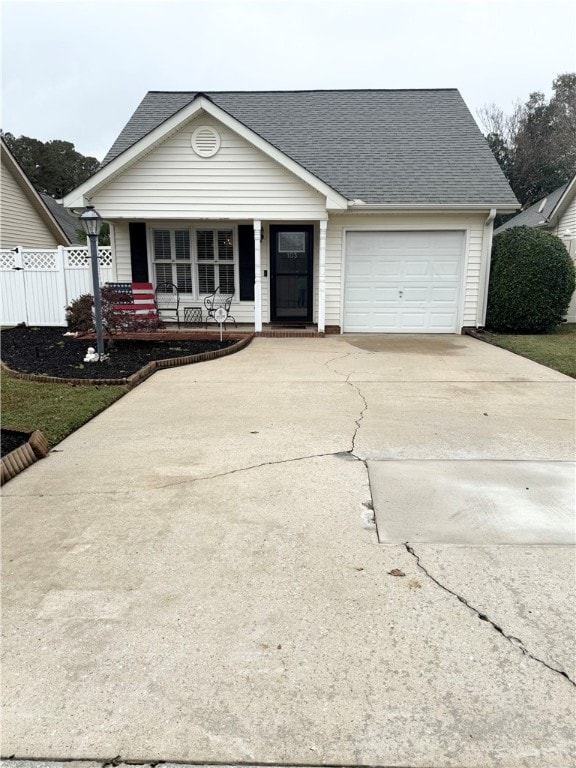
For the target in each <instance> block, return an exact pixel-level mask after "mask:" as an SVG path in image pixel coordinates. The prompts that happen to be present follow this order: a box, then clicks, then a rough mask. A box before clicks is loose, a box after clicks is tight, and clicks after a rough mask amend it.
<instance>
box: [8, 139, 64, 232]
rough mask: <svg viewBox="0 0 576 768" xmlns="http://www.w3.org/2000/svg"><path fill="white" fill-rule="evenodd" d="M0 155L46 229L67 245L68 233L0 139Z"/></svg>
mask: <svg viewBox="0 0 576 768" xmlns="http://www.w3.org/2000/svg"><path fill="white" fill-rule="evenodd" d="M2 155H3V157H4V162H5V163H6V165H7V167H8V169H9V170H10V172H11V173H12V175H13V176H14V177H15V179H16V181H17V183H18V184H19V186H20V189H21V190H22V191H23V192H24V194H25V195H26V197H27V198H28V200H29V201H30V203H31V204H32V205H33V206H34V208H35V210H36V211H37V213H38V215H39V216H40V218H41V219H42V220H43V222H44V223H45V224H46V226H47V227H48V229H49V230H50V231H51V232H52V234H53V235H54V237H55V238H56V239H57V240H61V241H62V245H69V244H70V239H69V238H68V235H67V234H66V232H64V230H63V229H62V227H61V226H60V224H59V223H58V222H57V221H56V219H55V218H54V216H52V212H51V211H50V209H49V208H48V206H47V205H46V203H45V202H44V200H42V198H41V197H40V195H39V194H38V192H36V190H35V189H34V186H33V184H32V182H31V181H30V179H29V178H28V176H26V174H25V173H24V171H23V170H22V168H20V166H19V164H18V162H17V160H16V158H15V157H14V155H13V154H12V152H10V150H9V149H8V145H7V144H6V142H5V141H4V140H2Z"/></svg>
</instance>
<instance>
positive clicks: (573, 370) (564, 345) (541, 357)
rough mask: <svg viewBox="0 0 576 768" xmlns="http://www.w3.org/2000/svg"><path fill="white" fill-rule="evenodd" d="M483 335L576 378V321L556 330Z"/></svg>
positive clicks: (490, 340) (492, 342) (496, 343)
mask: <svg viewBox="0 0 576 768" xmlns="http://www.w3.org/2000/svg"><path fill="white" fill-rule="evenodd" d="M482 338H484V339H485V340H486V341H488V342H490V344H494V345H496V346H497V347H503V348H504V349H508V350H510V352H515V353H516V354H517V355H522V357H527V358H528V359H529V360H534V362H536V363H540V364H541V365H547V366H548V368H554V370H556V371H560V373H565V374H566V375H567V376H572V378H574V379H576V324H574V323H570V324H566V325H561V326H560V327H559V328H557V329H556V331H554V333H544V334H538V335H536V334H534V335H520V334H500V333H485V334H483V336H482Z"/></svg>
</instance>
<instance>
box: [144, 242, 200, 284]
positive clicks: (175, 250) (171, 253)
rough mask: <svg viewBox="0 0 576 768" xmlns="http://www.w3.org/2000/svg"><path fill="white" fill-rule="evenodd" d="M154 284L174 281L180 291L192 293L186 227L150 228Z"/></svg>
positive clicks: (190, 264) (190, 263)
mask: <svg viewBox="0 0 576 768" xmlns="http://www.w3.org/2000/svg"><path fill="white" fill-rule="evenodd" d="M152 240H153V249H154V270H155V273H156V285H158V284H159V283H174V284H175V285H177V286H178V290H179V291H180V292H181V293H192V262H191V258H190V231H189V230H188V229H154V230H152Z"/></svg>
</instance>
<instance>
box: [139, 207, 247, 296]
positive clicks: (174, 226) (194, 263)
mask: <svg viewBox="0 0 576 768" xmlns="http://www.w3.org/2000/svg"><path fill="white" fill-rule="evenodd" d="M155 229H164V230H169V231H170V246H171V249H173V248H174V232H175V231H176V230H182V229H186V230H188V232H189V236H190V262H188V261H187V260H185V259H182V260H179V261H176V260H174V259H173V258H172V257H171V259H170V262H168V261H158V263H159V264H168V263H170V264H172V265H173V264H175V263H178V264H188V263H190V266H191V273H192V274H191V276H192V293H182V292H181V294H180V295H181V296H185V297H189V299H190V300H191V301H201V300H202V299H203V298H204V297H205V296H208V295H209V294H208V293H200V290H199V285H198V264H199V262H198V247H197V242H196V232H198V231H199V230H204V231H206V230H210V231H212V232H218V231H223V230H232V252H233V259H232V261H229V260H224V261H222V264H234V297H235V301H234V303H237V302H239V301H240V299H239V298H237V297H238V296H239V290H240V282H239V281H240V258H239V251H238V225H237V224H229V223H227V222H226V223H224V222H221V223H216V222H211V221H207V222H197V223H194V224H190V223H189V222H177V221H171V222H166V221H153V222H150V223H149V224H148V225H147V228H146V230H147V231H146V236H147V237H146V239H147V249H148V274H149V275H150V276H151V278H152V279H151V281H150V282H151V283H152V285H153V286H154V288H156V268H155V265H156V263H157V262H156V259H155V258H154V230H155ZM172 253H174V250H172ZM200 263H202V264H214V265H217V264H219V263H220V262H219V261H216V260H214V261H202V262H200ZM248 303H249V302H248Z"/></svg>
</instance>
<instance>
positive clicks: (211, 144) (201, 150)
mask: <svg viewBox="0 0 576 768" xmlns="http://www.w3.org/2000/svg"><path fill="white" fill-rule="evenodd" d="M192 149H193V150H194V152H196V154H197V155H200V157H212V155H215V154H216V152H218V150H219V149H220V134H219V133H218V131H216V130H215V129H214V128H212V126H210V125H201V126H200V127H199V128H196V130H195V131H194V133H193V134H192Z"/></svg>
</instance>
